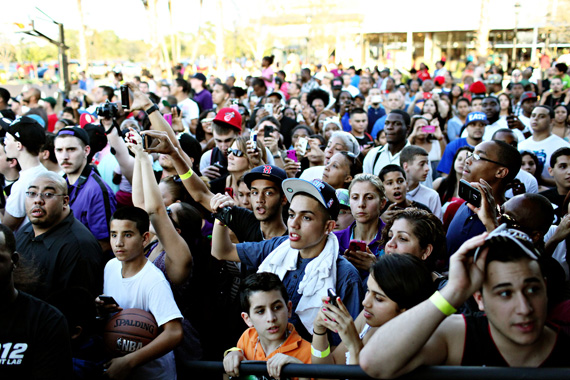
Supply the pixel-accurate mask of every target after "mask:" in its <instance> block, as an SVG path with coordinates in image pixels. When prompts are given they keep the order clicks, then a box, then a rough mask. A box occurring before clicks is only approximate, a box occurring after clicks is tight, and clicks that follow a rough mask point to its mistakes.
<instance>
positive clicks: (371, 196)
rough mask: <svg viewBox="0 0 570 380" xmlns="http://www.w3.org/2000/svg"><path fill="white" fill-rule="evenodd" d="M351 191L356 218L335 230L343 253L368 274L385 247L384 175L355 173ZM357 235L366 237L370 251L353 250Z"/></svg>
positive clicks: (363, 238)
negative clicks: (383, 244) (350, 249)
mask: <svg viewBox="0 0 570 380" xmlns="http://www.w3.org/2000/svg"><path fill="white" fill-rule="evenodd" d="M337 155H338V153H337ZM335 156H336V155H335ZM333 158H334V157H333ZM348 192H349V202H350V211H351V213H352V216H353V217H354V222H353V223H352V224H351V225H350V226H349V227H348V228H346V229H344V230H342V231H339V232H335V234H336V236H337V238H338V245H339V251H340V253H341V254H343V255H344V256H345V257H346V258H347V259H348V260H349V261H350V262H352V263H353V264H354V266H355V267H356V268H357V269H359V270H360V274H361V275H362V276H363V277H365V276H366V275H367V273H368V270H369V269H370V267H371V266H372V264H374V262H375V261H376V258H377V257H378V255H379V253H380V250H381V247H382V246H381V245H380V237H381V235H382V230H383V229H384V222H383V221H382V220H381V219H380V212H381V210H382V209H383V208H384V205H385V204H386V196H385V194H384V188H383V187H382V182H381V181H380V179H379V178H378V177H377V176H375V175H373V174H366V173H361V174H358V175H356V176H355V177H354V179H353V180H352V182H351V184H350V186H349V188H348ZM353 239H354V240H360V241H364V242H365V243H366V251H349V245H350V241H351V240H353Z"/></svg>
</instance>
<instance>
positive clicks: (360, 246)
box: [348, 239, 366, 252]
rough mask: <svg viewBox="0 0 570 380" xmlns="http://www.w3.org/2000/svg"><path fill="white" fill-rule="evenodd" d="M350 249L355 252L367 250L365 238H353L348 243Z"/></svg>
mask: <svg viewBox="0 0 570 380" xmlns="http://www.w3.org/2000/svg"><path fill="white" fill-rule="evenodd" d="M348 250H349V251H353V252H356V251H361V252H366V242H365V241H363V240H356V239H352V240H351V241H350V243H349V244H348Z"/></svg>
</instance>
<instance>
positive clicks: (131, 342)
mask: <svg viewBox="0 0 570 380" xmlns="http://www.w3.org/2000/svg"><path fill="white" fill-rule="evenodd" d="M157 335H158V325H157V324H156V320H155V319H154V317H153V315H152V314H151V313H149V312H148V311H144V310H141V309H125V310H122V311H120V312H118V313H117V314H115V315H113V317H111V319H109V321H108V322H107V324H106V325H105V329H104V331H103V342H104V344H105V348H106V349H107V350H108V351H109V352H110V353H111V354H113V355H115V356H123V355H126V354H129V353H131V352H133V351H136V350H138V349H139V348H141V347H144V346H146V345H147V344H148V343H149V342H151V341H152V340H153V339H154V338H156V336H157Z"/></svg>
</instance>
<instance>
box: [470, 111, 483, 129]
mask: <svg viewBox="0 0 570 380" xmlns="http://www.w3.org/2000/svg"><path fill="white" fill-rule="evenodd" d="M476 121H481V122H483V123H484V124H485V125H487V124H489V120H487V115H486V114H485V113H484V112H478V111H476V112H471V113H469V115H467V119H465V126H466V127H467V126H468V125H469V124H471V123H473V122H476Z"/></svg>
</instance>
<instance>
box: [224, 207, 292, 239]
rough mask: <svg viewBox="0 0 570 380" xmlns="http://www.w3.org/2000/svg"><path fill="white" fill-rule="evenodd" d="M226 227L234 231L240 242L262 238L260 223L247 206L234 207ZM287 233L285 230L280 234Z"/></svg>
mask: <svg viewBox="0 0 570 380" xmlns="http://www.w3.org/2000/svg"><path fill="white" fill-rule="evenodd" d="M228 227H229V228H230V229H231V230H232V231H233V232H234V234H235V235H236V237H237V238H238V240H239V241H240V243H243V242H254V241H263V240H264V236H263V233H262V232H261V223H260V222H259V220H257V219H256V218H255V214H254V213H253V211H251V210H249V209H247V208H243V207H234V208H233V209H232V221H231V223H230V224H228ZM287 234H288V232H287V231H285V233H284V234H283V235H282V236H285V235H287Z"/></svg>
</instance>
